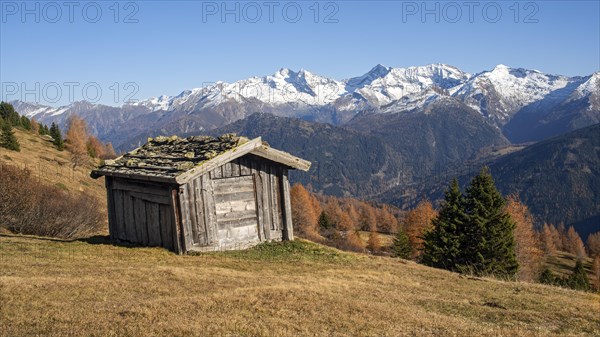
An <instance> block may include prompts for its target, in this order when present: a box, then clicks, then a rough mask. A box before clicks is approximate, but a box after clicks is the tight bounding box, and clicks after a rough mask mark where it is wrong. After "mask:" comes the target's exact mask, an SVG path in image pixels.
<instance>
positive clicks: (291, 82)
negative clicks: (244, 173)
mask: <svg viewBox="0 0 600 337" xmlns="http://www.w3.org/2000/svg"><path fill="white" fill-rule="evenodd" d="M599 78H600V75H599V73H595V74H592V75H589V76H586V77H567V76H560V75H547V74H543V73H541V72H539V71H536V70H526V69H520V68H510V67H507V66H504V65H498V66H496V67H495V68H494V69H492V70H489V71H483V72H480V73H477V74H474V75H472V74H469V73H466V72H463V71H461V70H460V69H458V68H456V67H453V66H449V65H446V64H430V65H426V66H420V67H408V68H393V67H386V66H383V65H377V66H375V67H373V68H372V69H371V70H369V71H368V72H367V73H365V74H364V75H361V76H358V77H352V78H348V79H345V80H335V79H331V78H328V77H324V76H320V75H317V74H314V73H311V72H309V71H307V70H300V71H297V72H296V71H293V70H290V69H286V68H284V69H280V70H279V71H277V72H275V73H274V74H272V75H268V76H262V77H252V78H249V79H245V80H241V81H237V82H233V83H226V82H216V83H213V84H211V85H207V86H205V87H203V88H195V89H190V90H185V91H183V92H181V93H180V94H178V95H176V96H166V95H163V96H159V97H154V98H150V99H146V100H142V101H139V102H135V103H128V104H125V105H123V106H121V107H110V106H105V105H101V104H91V103H88V102H75V103H73V104H71V105H68V106H63V107H57V108H53V107H47V106H43V105H39V104H32V103H26V102H19V101H16V102H12V103H13V104H14V105H15V108H16V109H17V111H19V112H21V113H22V114H25V115H27V116H28V117H34V118H36V119H37V120H39V121H41V122H44V123H49V122H58V123H59V124H60V125H64V123H66V121H67V119H68V117H69V116H71V115H72V114H78V115H81V116H82V117H83V118H84V119H86V120H87V121H88V124H89V125H90V129H91V130H92V132H94V133H96V134H98V135H99V136H100V137H101V138H102V139H104V140H112V141H115V143H116V145H117V146H118V144H119V143H122V142H126V140H127V139H128V138H131V137H136V136H140V135H141V134H146V133H148V132H150V133H169V132H170V133H180V132H190V131H194V130H208V129H212V128H216V127H220V126H223V125H226V124H229V123H231V122H234V121H236V120H239V119H242V118H244V117H246V116H248V115H250V114H252V113H254V112H270V113H273V114H275V115H279V116H284V117H298V118H302V119H307V120H313V121H318V122H327V123H333V124H344V123H346V122H348V121H350V120H351V119H353V118H354V117H355V116H356V115H357V114H360V113H404V112H413V113H418V112H419V111H421V112H424V113H425V112H427V111H429V110H427V109H426V108H427V106H429V105H430V104H432V103H434V102H436V101H438V100H440V99H441V98H444V99H454V100H456V101H457V102H460V103H462V104H465V105H466V106H468V107H470V108H472V109H474V110H475V111H477V112H479V113H480V114H481V115H482V116H483V117H484V118H485V119H486V120H487V121H488V122H489V123H490V124H491V125H494V126H495V127H497V128H499V129H501V130H504V128H505V126H506V125H508V124H510V122H511V121H512V120H513V119H515V118H516V120H528V121H529V122H530V123H543V122H544V118H534V119H532V118H531V114H532V113H533V112H535V114H536V116H549V115H552V114H554V115H553V116H554V117H552V118H553V120H561V118H562V117H561V116H563V115H564V114H566V113H570V114H573V113H576V114H577V113H583V112H582V111H585V115H586V119H585V120H586V121H587V122H578V123H579V124H581V123H589V122H592V121H594V120H596V119H599V118H598V116H599V115H600V112H599V109H600V103H599V98H598V96H599V94H598V92H599V90H598V86H599V83H600V79H599ZM565 109H567V110H568V111H564V110H565ZM523 115H527V118H525V117H523ZM513 124H514V123H513ZM519 124H520V123H519ZM579 124H578V125H579ZM511 125H512V124H511ZM510 127H512V128H514V125H512V126H510ZM519 127H520V126H519ZM573 127H574V126H573ZM571 128H572V126H568V127H566V129H565V130H562V129H561V130H560V132H563V131H568V130H569V129H571ZM136 132H137V134H135V135H134V134H132V133H136ZM553 132H554V131H553ZM556 132H558V131H556ZM556 132H555V133H556ZM507 136H509V138H510V133H509V134H507ZM521 138H522V137H521ZM525 138H527V137H525ZM530 138H532V139H531V140H535V138H536V137H530ZM528 140H529V139H528Z"/></svg>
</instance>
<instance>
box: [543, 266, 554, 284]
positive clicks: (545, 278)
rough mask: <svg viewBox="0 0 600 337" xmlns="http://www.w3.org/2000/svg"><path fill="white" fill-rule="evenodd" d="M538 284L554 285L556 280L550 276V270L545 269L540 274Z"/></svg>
mask: <svg viewBox="0 0 600 337" xmlns="http://www.w3.org/2000/svg"><path fill="white" fill-rule="evenodd" d="M540 283H543V284H552V285H554V284H556V278H555V277H554V275H552V272H551V271H550V269H548V268H545V269H544V271H542V273H541V274H540Z"/></svg>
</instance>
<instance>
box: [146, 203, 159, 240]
mask: <svg viewBox="0 0 600 337" xmlns="http://www.w3.org/2000/svg"><path fill="white" fill-rule="evenodd" d="M145 204H146V219H147V224H148V245H150V246H160V244H161V242H162V239H161V233H160V226H161V224H160V214H159V204H156V203H153V202H146V203H145Z"/></svg>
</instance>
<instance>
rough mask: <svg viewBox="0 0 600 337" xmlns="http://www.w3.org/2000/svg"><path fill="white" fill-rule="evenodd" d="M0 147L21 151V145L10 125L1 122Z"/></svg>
mask: <svg viewBox="0 0 600 337" xmlns="http://www.w3.org/2000/svg"><path fill="white" fill-rule="evenodd" d="M0 146H1V147H3V148H6V149H9V150H12V151H21V145H20V144H19V141H18V140H17V137H16V136H15V133H14V132H13V130H12V127H11V126H10V124H9V123H7V122H6V121H4V120H2V121H1V122H0Z"/></svg>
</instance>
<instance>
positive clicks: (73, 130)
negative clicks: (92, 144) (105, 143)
mask: <svg viewBox="0 0 600 337" xmlns="http://www.w3.org/2000/svg"><path fill="white" fill-rule="evenodd" d="M66 137H67V141H66V147H67V150H68V151H69V152H71V155H72V156H71V162H72V163H73V165H74V166H78V165H83V164H84V163H85V162H86V161H87V159H88V147H87V143H88V140H89V135H88V131H87V126H86V124H85V122H84V121H83V119H81V118H80V117H77V116H72V117H71V118H70V120H69V128H68V130H67V134H66Z"/></svg>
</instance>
